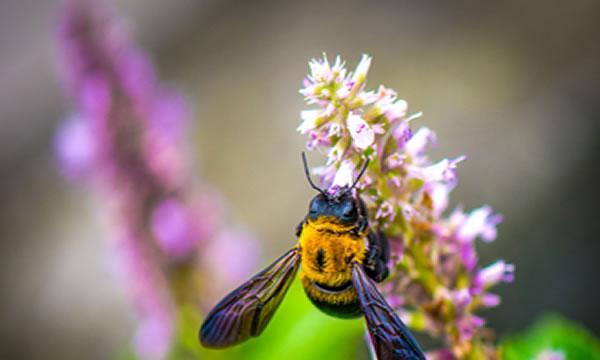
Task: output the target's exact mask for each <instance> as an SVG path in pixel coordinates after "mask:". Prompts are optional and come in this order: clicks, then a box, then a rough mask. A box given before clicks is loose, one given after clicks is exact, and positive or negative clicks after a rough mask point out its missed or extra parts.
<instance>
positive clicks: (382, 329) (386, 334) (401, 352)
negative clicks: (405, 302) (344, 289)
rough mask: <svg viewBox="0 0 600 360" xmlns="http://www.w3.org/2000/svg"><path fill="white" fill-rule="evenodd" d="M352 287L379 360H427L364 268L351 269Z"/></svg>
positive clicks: (358, 265)
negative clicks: (356, 294)
mask: <svg viewBox="0 0 600 360" xmlns="http://www.w3.org/2000/svg"><path fill="white" fill-rule="evenodd" d="M352 283H353V285H354V288H355V289H356V292H357V293H358V299H359V302H360V308H361V309H362V311H363V313H364V315H365V319H366V321H367V328H368V330H369V337H370V339H371V343H372V344H373V348H374V351H375V354H376V356H377V360H425V354H423V350H421V348H420V347H419V344H417V341H416V340H415V338H414V337H413V336H412V334H411V333H410V330H409V329H408V328H407V327H406V325H404V323H403V322H402V321H401V320H400V318H398V315H396V312H395V311H394V310H393V309H392V308H391V307H390V305H388V303H387V302H386V301H385V299H384V298H383V296H381V294H380V293H379V291H378V290H377V288H376V287H375V284H374V283H373V281H372V280H371V279H370V278H369V277H368V276H367V274H366V273H365V271H364V270H363V267H362V265H361V264H358V263H354V265H353V266H352Z"/></svg>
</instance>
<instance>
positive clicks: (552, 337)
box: [502, 315, 600, 360]
mask: <svg viewBox="0 0 600 360" xmlns="http://www.w3.org/2000/svg"><path fill="white" fill-rule="evenodd" d="M544 350H552V351H560V352H562V353H563V354H564V355H565V359H567V360H580V359H581V360H583V359H586V360H594V359H600V341H599V340H598V339H597V338H595V337H594V336H593V335H592V334H590V333H589V332H588V331H587V330H585V329H584V328H582V327H581V326H579V325H577V324H575V323H573V322H571V321H568V320H566V319H564V318H562V317H560V316H558V315H547V316H545V317H543V318H542V319H541V320H538V321H537V322H536V323H535V324H534V325H533V326H532V327H531V328H530V329H529V330H527V331H526V332H524V333H522V334H516V335H513V336H510V337H507V338H506V339H505V340H504V341H503V342H502V359H504V360H521V359H527V360H530V359H535V358H536V357H537V356H538V355H539V354H540V353H541V352H542V351H544Z"/></svg>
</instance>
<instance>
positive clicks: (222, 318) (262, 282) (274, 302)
mask: <svg viewBox="0 0 600 360" xmlns="http://www.w3.org/2000/svg"><path fill="white" fill-rule="evenodd" d="M299 260H300V254H299V252H298V248H296V247H295V248H293V249H291V250H289V251H288V252H287V253H285V254H284V255H283V256H282V257H280V258H279V259H277V260H276V261H275V262H274V263H273V264H271V265H269V267H267V268H266V269H264V270H263V271H261V272H260V273H258V274H256V275H255V276H254V277H253V278H251V279H250V280H248V281H246V282H245V283H244V284H242V285H241V286H240V287H238V288H237V289H235V290H233V291H232V292H231V293H230V294H229V295H227V296H226V297H225V298H223V300H221V302H219V303H218V304H217V305H216V306H215V307H214V308H213V309H212V310H211V311H210V312H209V313H208V315H207V316H206V319H205V320H204V323H203V324H202V327H201V328H200V334H199V337H200V342H201V343H202V345H204V346H205V347H208V348H222V347H227V346H232V345H236V344H239V343H241V342H243V341H245V340H248V339H249V338H250V337H252V336H258V335H260V333H261V332H262V331H263V330H264V329H265V327H266V326H267V324H268V323H269V320H271V318H272V317H273V314H275V310H277V307H278V306H279V304H280V303H281V300H282V299H283V296H284V295H285V293H286V292H287V290H288V288H289V287H290V284H291V283H292V280H293V279H294V276H295V275H296V272H297V271H298V267H299V265H300V261H299Z"/></svg>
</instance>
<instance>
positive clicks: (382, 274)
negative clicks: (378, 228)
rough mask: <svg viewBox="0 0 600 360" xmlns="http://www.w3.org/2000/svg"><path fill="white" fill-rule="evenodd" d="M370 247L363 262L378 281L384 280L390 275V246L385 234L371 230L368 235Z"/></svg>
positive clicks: (372, 276) (371, 275) (368, 273)
mask: <svg viewBox="0 0 600 360" xmlns="http://www.w3.org/2000/svg"><path fill="white" fill-rule="evenodd" d="M367 240H368V244H369V249H368V251H367V255H366V257H365V260H364V262H363V264H364V268H365V272H366V273H367V275H368V276H369V277H370V278H371V279H373V280H375V281H376V282H382V281H383V280H385V278H386V277H387V276H388V274H389V271H388V268H387V262H388V260H389V246H388V241H387V238H386V237H385V235H384V234H383V233H381V232H379V233H378V234H376V233H374V232H373V231H369V234H368V235H367Z"/></svg>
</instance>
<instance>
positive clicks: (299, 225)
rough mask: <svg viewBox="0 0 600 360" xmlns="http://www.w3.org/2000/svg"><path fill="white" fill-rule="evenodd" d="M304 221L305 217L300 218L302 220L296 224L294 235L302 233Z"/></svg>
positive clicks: (297, 235)
mask: <svg viewBox="0 0 600 360" xmlns="http://www.w3.org/2000/svg"><path fill="white" fill-rule="evenodd" d="M305 223H306V217H305V218H304V219H302V221H300V223H299V224H298V226H296V237H299V236H300V234H302V228H303V227H304V224H305Z"/></svg>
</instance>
